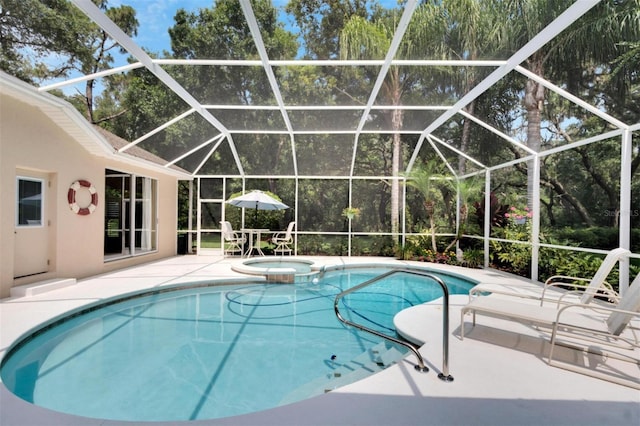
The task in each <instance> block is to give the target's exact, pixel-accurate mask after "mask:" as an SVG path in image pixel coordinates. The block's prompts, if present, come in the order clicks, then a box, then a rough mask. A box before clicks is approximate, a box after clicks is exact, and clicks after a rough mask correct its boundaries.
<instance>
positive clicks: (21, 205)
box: [16, 177, 44, 226]
mask: <svg viewBox="0 0 640 426" xmlns="http://www.w3.org/2000/svg"><path fill="white" fill-rule="evenodd" d="M43 184H44V181H43V180H42V179H34V178H26V177H18V179H17V191H16V192H17V202H16V226H42V219H43V212H44V203H43V201H44V200H43V198H44V197H43Z"/></svg>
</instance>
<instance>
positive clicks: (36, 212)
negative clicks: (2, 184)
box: [13, 173, 49, 278]
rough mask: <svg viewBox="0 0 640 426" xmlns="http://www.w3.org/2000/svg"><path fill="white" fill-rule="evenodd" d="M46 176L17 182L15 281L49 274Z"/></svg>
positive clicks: (31, 176)
mask: <svg viewBox="0 0 640 426" xmlns="http://www.w3.org/2000/svg"><path fill="white" fill-rule="evenodd" d="M46 188H47V180H46V175H40V176H38V175H36V174H31V173H30V175H29V176H26V175H22V176H18V177H17V178H16V223H15V243H14V245H15V251H14V261H13V262H14V265H13V266H14V269H13V271H14V272H13V275H14V277H15V278H19V277H24V276H27V275H34V274H40V273H43V272H47V271H48V270H49V265H48V263H49V260H48V253H49V249H48V246H49V226H48V221H47V218H46V217H45V212H46V209H45V205H46V204H45V201H46V199H45V197H46Z"/></svg>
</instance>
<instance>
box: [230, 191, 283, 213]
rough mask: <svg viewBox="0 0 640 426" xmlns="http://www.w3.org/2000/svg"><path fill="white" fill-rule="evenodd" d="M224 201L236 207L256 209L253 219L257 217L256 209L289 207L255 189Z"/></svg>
mask: <svg viewBox="0 0 640 426" xmlns="http://www.w3.org/2000/svg"><path fill="white" fill-rule="evenodd" d="M226 203H227V204H231V205H232V206H236V207H244V208H246V209H256V214H255V218H254V220H255V219H257V217H258V210H283V209H288V208H289V206H287V205H286V204H284V203H282V202H280V201H278V200H276V199H275V198H273V197H272V196H270V195H269V194H265V193H264V192H262V191H259V190H257V189H254V190H253V191H251V192H247V193H246V194H243V195H240V196H239V197H235V198H232V199H230V200H227V201H226Z"/></svg>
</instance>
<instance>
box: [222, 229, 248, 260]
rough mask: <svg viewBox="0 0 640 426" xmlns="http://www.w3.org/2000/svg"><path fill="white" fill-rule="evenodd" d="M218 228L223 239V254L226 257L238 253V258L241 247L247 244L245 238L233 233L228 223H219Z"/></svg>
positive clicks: (241, 251) (241, 250)
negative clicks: (219, 227)
mask: <svg viewBox="0 0 640 426" xmlns="http://www.w3.org/2000/svg"><path fill="white" fill-rule="evenodd" d="M220 226H221V230H222V238H223V247H222V248H223V254H224V255H225V256H227V255H230V254H237V253H240V256H242V253H243V249H242V246H243V245H244V243H246V242H247V239H246V238H245V236H244V235H242V234H238V233H237V232H235V231H234V230H233V228H232V227H231V223H229V222H228V221H223V222H220Z"/></svg>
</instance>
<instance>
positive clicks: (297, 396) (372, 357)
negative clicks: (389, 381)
mask: <svg viewBox="0 0 640 426" xmlns="http://www.w3.org/2000/svg"><path fill="white" fill-rule="evenodd" d="M403 357H404V354H402V353H401V352H400V351H398V350H397V349H396V348H395V347H393V346H391V347H387V345H386V343H385V342H382V343H379V344H377V345H376V346H374V347H372V348H369V349H367V350H366V351H365V352H363V353H362V354H360V355H358V356H357V357H355V358H354V359H352V360H351V361H348V362H346V363H340V362H338V361H334V362H335V366H336V368H335V370H333V371H332V372H331V373H328V374H325V375H323V376H320V377H318V378H316V379H314V380H312V381H310V382H308V383H306V384H304V385H302V386H300V387H299V388H297V389H296V390H294V391H293V392H291V393H289V394H288V395H286V396H285V397H284V398H283V399H282V400H281V401H280V405H285V404H290V403H292V402H296V401H300V400H303V399H306V398H310V397H312V396H316V395H320V394H322V393H327V392H331V391H332V390H334V389H337V388H339V387H342V386H345V385H348V384H350V383H353V382H356V381H358V380H361V379H364V378H365V377H368V376H370V375H372V374H374V373H378V372H380V371H382V370H384V369H385V368H387V367H389V366H391V365H393V364H395V363H396V362H397V361H399V360H400V359H402V358H403Z"/></svg>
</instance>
